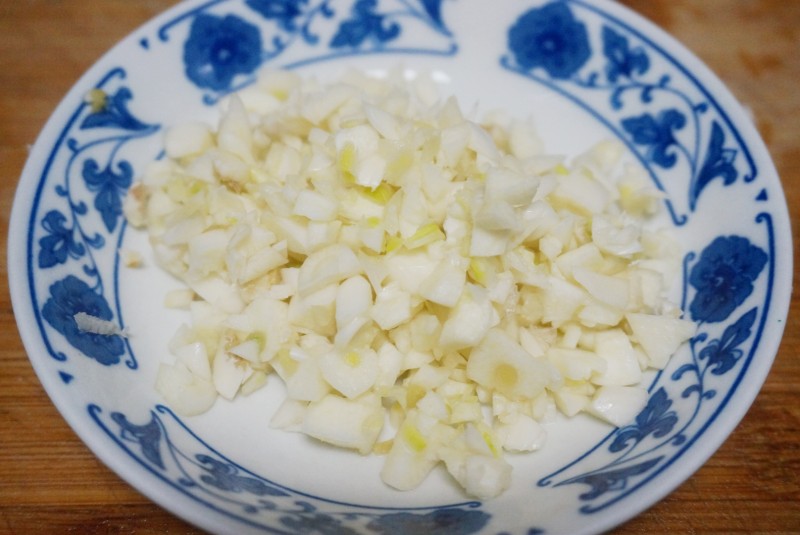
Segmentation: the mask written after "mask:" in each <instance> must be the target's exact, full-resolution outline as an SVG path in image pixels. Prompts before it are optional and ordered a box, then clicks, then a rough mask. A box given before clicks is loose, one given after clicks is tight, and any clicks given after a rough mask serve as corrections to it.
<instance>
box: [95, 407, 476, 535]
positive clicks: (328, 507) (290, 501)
mask: <svg viewBox="0 0 800 535" xmlns="http://www.w3.org/2000/svg"><path fill="white" fill-rule="evenodd" d="M88 411H89V414H90V416H91V417H92V418H93V419H94V421H95V422H97V424H98V425H99V426H100V427H101V429H103V431H105V432H106V433H107V434H108V435H109V437H111V438H112V439H113V440H114V441H116V442H117V444H119V445H120V446H121V447H122V448H124V449H125V450H126V451H128V452H129V453H130V454H131V455H132V456H134V458H136V459H137V460H138V461H139V462H140V463H142V464H143V465H144V466H145V467H147V468H148V469H149V470H150V471H152V472H154V473H155V474H156V475H158V476H159V477H162V478H165V479H166V480H168V481H170V482H172V484H173V485H176V486H177V487H178V489H179V490H181V492H183V493H185V494H187V495H189V496H191V497H193V498H194V499H196V500H198V501H201V502H203V503H206V504H207V505H209V506H210V507H212V508H216V507H218V506H219V505H220V504H227V505H230V504H232V503H233V504H236V506H237V507H238V508H240V509H241V510H242V511H243V512H244V513H245V514H246V515H248V516H247V517H246V518H245V520H246V521H247V523H248V524H250V525H254V526H259V527H263V528H266V529H269V528H272V529H276V528H277V529H280V530H281V531H280V532H281V533H283V532H285V531H284V530H288V532H289V533H296V534H308V535H316V534H330V535H349V534H353V535H355V534H357V533H376V534H389V533H391V534H397V535H411V534H416V533H430V534H432V535H437V534H441V535H445V534H447V535H450V534H454V535H470V534H472V533H478V532H479V531H481V530H482V529H483V528H484V527H486V526H487V524H488V522H489V520H490V518H491V515H489V514H487V513H486V512H484V511H482V510H480V503H478V502H466V503H456V504H449V505H443V506H439V507H427V508H421V509H404V510H397V509H386V508H375V507H361V508H360V509H361V512H353V509H352V508H347V507H346V506H347V504H342V503H340V502H331V501H326V500H323V499H316V498H311V497H309V496H303V495H301V494H299V493H297V492H295V491H293V490H291V489H289V488H287V487H283V486H280V485H277V484H275V483H273V482H272V481H270V480H268V479H265V478H262V477H259V476H257V475H255V474H253V473H251V472H249V471H247V470H245V469H244V468H243V467H241V466H239V465H237V464H236V463H234V462H232V461H231V460H230V459H227V458H225V457H224V456H222V455H220V454H219V453H218V452H217V451H216V450H214V449H213V448H211V447H210V446H209V445H208V444H206V443H205V442H204V441H203V440H201V439H200V438H199V437H197V436H196V435H194V434H193V433H192V432H191V431H190V430H189V428H188V427H187V426H186V425H185V424H184V423H183V422H182V421H181V420H180V419H179V418H178V417H177V416H176V415H175V414H174V413H173V412H172V411H170V410H169V409H168V408H166V407H163V406H158V407H156V408H155V410H154V411H152V412H151V413H150V420H149V421H148V422H146V423H144V424H134V423H132V422H131V421H130V420H129V419H128V417H127V416H126V415H125V414H123V413H120V412H111V413H110V414H108V415H106V413H105V412H104V411H103V410H102V408H101V407H99V406H97V405H90V406H89V407H88ZM179 444H182V445H183V446H179ZM187 445H188V446H187ZM189 448H191V450H189ZM343 506H345V507H343ZM264 513H268V515H266V516H265V515H264ZM276 513H277V515H276ZM276 516H277V524H270V519H272V520H276ZM354 522H355V525H357V526H361V529H355V528H354V527H353V525H354Z"/></svg>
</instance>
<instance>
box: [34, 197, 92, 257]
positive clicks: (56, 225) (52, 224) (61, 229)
mask: <svg viewBox="0 0 800 535" xmlns="http://www.w3.org/2000/svg"><path fill="white" fill-rule="evenodd" d="M66 221H67V218H66V217H64V214H62V213H61V212H59V211H58V210H50V211H49V212H47V214H45V216H44V218H43V219H42V227H44V229H45V230H46V231H47V232H48V234H47V235H46V236H43V237H42V238H40V239H39V246H40V247H41V249H40V250H39V267H40V268H42V269H45V268H49V267H53V266H55V265H56V264H63V263H64V262H66V261H67V257H68V256H69V257H71V258H80V257H81V256H83V254H84V252H85V250H84V247H83V244H80V243H77V242H76V241H75V237H74V229H73V228H67V227H66Z"/></svg>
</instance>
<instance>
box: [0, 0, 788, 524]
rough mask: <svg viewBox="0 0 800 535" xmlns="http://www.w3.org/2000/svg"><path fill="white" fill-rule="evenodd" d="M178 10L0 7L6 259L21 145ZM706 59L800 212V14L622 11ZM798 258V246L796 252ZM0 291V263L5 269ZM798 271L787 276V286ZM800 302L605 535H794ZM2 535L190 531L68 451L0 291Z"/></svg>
mask: <svg viewBox="0 0 800 535" xmlns="http://www.w3.org/2000/svg"><path fill="white" fill-rule="evenodd" d="M175 3H176V2H175V1H174V0H138V1H131V0H0V251H2V254H3V255H5V251H6V245H7V234H8V218H9V215H10V212H11V204H12V199H13V195H14V191H15V188H16V185H17V180H18V177H19V175H20V172H21V170H22V167H23V165H24V162H25V159H26V156H27V152H28V147H29V146H30V145H31V144H32V143H33V142H34V140H35V138H36V136H37V134H38V132H39V131H40V129H41V128H42V126H43V125H44V122H45V121H46V119H47V118H48V116H49V115H50V113H51V112H52V111H53V109H54V108H55V106H56V105H57V104H58V102H59V100H60V99H61V97H62V96H63V95H64V94H65V93H66V91H67V90H68V89H69V88H70V87H71V86H72V85H73V84H74V83H75V81H76V80H77V79H78V78H79V76H80V75H81V74H82V73H83V72H84V71H85V70H86V69H87V68H88V67H90V66H91V65H92V64H93V63H94V62H95V61H96V60H97V59H98V58H99V57H100V56H101V55H102V54H103V53H104V52H105V51H107V50H108V49H109V48H110V47H111V46H112V45H114V44H115V43H116V42H117V41H118V40H120V39H122V38H123V37H124V36H126V35H127V34H128V33H130V32H131V31H132V30H134V29H135V28H136V27H138V26H139V25H140V24H142V23H144V22H146V21H147V20H148V19H150V18H151V17H153V16H154V15H156V14H158V13H160V12H161V11H163V10H165V9H166V8H168V7H170V6H171V5H173V4H175ZM623 3H624V4H627V5H628V6H630V7H631V8H632V9H634V10H636V11H638V12H639V13H641V14H642V15H644V16H645V17H647V18H649V19H651V20H652V21H654V22H655V23H656V24H658V25H660V26H661V27H663V28H665V29H666V30H667V31H668V32H670V33H671V34H672V35H674V36H675V37H676V38H677V39H678V40H680V41H681V42H683V43H684V44H685V45H686V46H688V47H689V48H690V49H691V50H692V51H694V52H695V53H696V54H697V55H698V56H699V57H700V58H701V59H702V60H704V61H705V62H706V63H707V64H708V65H709V66H710V67H711V68H712V69H713V70H714V71H715V72H716V73H717V74H718V75H719V76H720V77H721V78H722V79H723V81H724V82H725V83H726V84H727V85H728V86H729V88H730V89H731V90H732V92H733V93H734V94H735V95H736V97H737V98H739V99H740V101H741V102H743V103H744V104H745V106H746V107H748V108H749V109H750V110H752V113H753V117H754V119H755V121H756V124H757V126H758V129H759V131H760V132H761V134H762V135H763V137H764V139H765V140H766V143H767V145H768V147H769V149H770V151H771V154H772V156H773V158H774V161H775V164H776V165H777V168H778V171H779V173H780V175H781V178H782V181H783V185H784V188H785V191H786V196H787V200H788V204H789V208H790V211H791V213H792V215H793V216H794V218H793V223H792V230H793V234H794V235H795V236H798V235H800V232H798V228H797V221H800V220H799V219H798V218H797V215H798V210H800V88H799V87H798V82H799V81H800V1H798V0H625V1H624V2H623ZM794 249H795V250H794V257H795V259H797V246H796V245H795V246H794ZM0 270H2V278H3V281H6V280H7V268H6V262H5V256H3V257H2V262H0ZM796 272H797V268H795V273H796ZM799 306H800V300H798V296H797V294H796V292H795V293H793V294H792V302H791V312H790V316H789V321H788V323H787V328H786V334H785V336H784V339H783V343H782V346H781V349H780V352H779V354H778V356H777V359H776V361H775V364H774V367H773V369H772V371H771V373H770V375H769V377H768V379H767V381H766V384H765V385H764V387H763V389H762V391H761V393H760V395H759V396H758V398H757V399H756V401H755V403H754V404H753V406H752V408H751V409H750V411H749V412H748V414H747V416H746V417H745V418H744V420H743V421H742V422H741V424H740V425H739V427H738V428H737V429H736V431H735V432H734V433H733V434H732V435H731V437H730V438H729V439H728V440H727V441H726V442H725V444H724V445H723V446H722V447H721V448H720V449H719V450H718V451H717V453H716V454H715V455H714V456H713V457H712V458H711V459H710V460H709V461H708V463H707V464H706V465H705V466H703V467H702V468H701V469H700V470H699V471H698V472H696V473H695V475H694V476H693V477H691V478H690V479H689V480H688V481H686V482H685V483H684V484H683V485H681V486H680V487H679V488H678V489H677V490H675V491H674V492H673V493H672V494H670V495H669V496H668V497H667V498H666V499H664V500H663V501H662V502H660V503H658V504H656V505H655V506H653V507H652V508H650V509H649V510H647V511H646V512H644V513H643V514H642V515H640V516H639V517H637V518H635V519H633V520H631V521H630V522H628V523H627V524H625V525H623V526H621V527H619V528H618V529H617V530H615V533H667V532H668V533H793V532H794V533H800V396H798V385H799V384H800V360H799V359H798V354H799V353H800V351H799V350H800V329H799V328H798V320H797V312H798V307H799ZM0 533H2V534H5V533H9V534H20V535H23V534H51V533H56V534H57V533H79V534H106V533H108V534H111V533H114V534H128V533H130V534H133V533H135V534H147V533H173V534H174V533H186V534H190V533H199V531H198V530H196V529H195V528H193V527H192V526H190V525H188V524H186V523H184V522H183V521H182V520H179V519H177V518H175V517H174V516H172V515H171V514H169V513H168V512H166V511H165V510H163V509H161V508H160V507H159V506H157V505H155V504H153V503H152V502H150V501H149V500H148V499H147V498H145V497H144V496H142V495H141V494H139V493H138V492H137V491H135V490H133V489H132V488H131V487H130V486H128V484H126V483H125V482H124V481H122V480H121V479H120V478H119V477H118V476H116V475H115V474H114V473H113V472H111V471H110V470H108V469H107V468H106V467H105V466H104V465H103V464H102V463H101V462H100V461H98V460H97V459H96V458H95V457H94V456H93V455H92V454H91V453H90V451H89V450H88V449H87V448H86V446H84V445H83V443H82V442H81V441H80V440H78V438H77V437H76V435H75V434H74V433H73V432H72V430H71V429H70V428H69V427H68V426H67V424H66V423H65V422H64V420H63V419H62V418H61V416H60V415H59V413H58V411H57V410H56V409H55V407H54V406H53V405H52V403H51V402H50V400H49V398H48V397H47V395H46V394H45V392H44V390H43V389H42V387H41V385H40V384H39V382H38V380H37V378H36V376H35V375H34V372H33V369H32V368H31V366H30V364H29V362H28V359H27V356H26V354H25V351H24V349H23V347H22V343H21V341H20V339H19V335H18V332H17V327H16V323H15V320H14V316H13V313H12V309H11V302H10V298H9V292H8V286H7V283H6V282H3V283H2V284H0Z"/></svg>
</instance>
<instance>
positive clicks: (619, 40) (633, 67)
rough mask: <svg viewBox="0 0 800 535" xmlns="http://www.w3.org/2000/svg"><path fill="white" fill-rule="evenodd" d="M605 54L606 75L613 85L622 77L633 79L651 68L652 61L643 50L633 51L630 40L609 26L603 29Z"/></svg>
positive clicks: (636, 49)
mask: <svg viewBox="0 0 800 535" xmlns="http://www.w3.org/2000/svg"><path fill="white" fill-rule="evenodd" d="M603 54H605V56H606V58H608V65H607V66H606V75H607V76H608V80H609V81H610V82H611V83H615V82H616V81H617V79H618V78H619V77H620V76H623V77H625V78H631V77H632V76H633V75H634V74H644V73H645V72H647V69H649V68H650V60H649V59H648V57H647V54H645V53H644V51H643V50H642V49H641V48H635V49H631V48H630V46H629V44H628V39H627V38H626V37H624V36H622V35H620V34H618V33H617V32H615V31H614V30H612V29H611V28H609V27H608V26H604V27H603Z"/></svg>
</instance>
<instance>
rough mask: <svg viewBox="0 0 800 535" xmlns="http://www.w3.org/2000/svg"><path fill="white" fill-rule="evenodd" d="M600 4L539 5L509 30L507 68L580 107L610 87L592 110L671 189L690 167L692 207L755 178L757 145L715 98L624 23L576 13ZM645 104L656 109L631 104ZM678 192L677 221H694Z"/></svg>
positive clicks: (573, 0)
mask: <svg viewBox="0 0 800 535" xmlns="http://www.w3.org/2000/svg"><path fill="white" fill-rule="evenodd" d="M593 12H597V9H596V8H595V7H594V6H591V5H590V4H588V3H585V2H583V1H581V0H564V1H557V2H549V3H546V4H544V5H542V6H539V7H534V8H532V9H529V10H528V11H526V12H525V13H523V14H522V15H521V16H520V17H518V19H517V20H516V22H515V23H514V24H513V25H512V26H511V28H510V29H509V31H508V43H507V45H508V51H509V53H508V54H506V55H505V56H503V57H502V58H501V60H500V64H501V66H503V67H504V68H506V69H508V70H510V71H512V72H516V73H519V74H521V75H523V76H525V77H527V78H530V79H533V80H535V81H537V82H539V83H542V84H544V85H546V86H548V87H550V88H552V89H554V90H556V91H558V92H560V93H562V94H564V95H565V96H567V97H569V98H571V99H572V100H573V101H574V102H576V103H577V104H579V105H583V98H584V96H585V95H588V94H590V93H597V92H604V93H606V94H607V95H608V103H607V107H606V108H605V109H600V108H593V109H589V111H590V113H592V114H593V115H594V116H595V117H596V118H597V119H598V120H600V121H601V122H602V123H603V124H605V125H606V126H607V127H608V128H610V129H611V130H612V131H613V132H615V133H616V134H617V135H618V136H619V137H620V139H622V140H624V141H626V143H627V144H628V146H629V147H630V148H631V150H632V151H633V152H634V154H636V155H637V156H638V157H639V159H640V160H641V161H642V163H643V164H644V165H645V166H646V167H647V169H648V170H649V172H650V174H651V177H652V178H653V180H654V182H655V184H656V185H657V186H658V187H659V188H660V189H662V190H663V191H665V192H667V193H669V190H670V188H673V187H674V186H673V185H672V184H671V183H672V182H675V183H684V182H685V181H684V180H682V179H680V177H681V176H683V175H684V174H688V175H689V176H691V180H690V181H689V184H688V189H687V191H685V192H684V193H683V197H685V198H686V203H685V204H686V211H687V212H688V213H693V212H694V211H695V210H696V209H697V206H698V202H699V200H700V198H701V196H702V193H703V192H704V191H705V189H706V188H707V187H708V186H709V184H711V183H712V182H713V181H714V180H715V179H720V180H721V182H722V184H723V186H731V185H733V184H734V183H736V181H737V180H739V179H741V180H742V181H744V182H750V181H753V180H754V179H755V175H756V169H755V165H754V162H753V160H752V157H751V155H750V152H749V150H748V149H747V147H746V146H745V145H744V144H743V143H742V142H741V140H740V139H739V138H738V135H737V133H736V132H735V130H733V128H732V127H731V126H730V125H729V122H728V119H727V117H726V116H725V115H724V113H723V112H722V110H721V109H720V108H719V107H718V106H717V105H716V103H715V102H714V101H713V98H712V96H711V95H709V94H708V93H706V92H705V90H704V89H703V88H702V87H701V86H700V85H699V84H698V83H697V82H696V81H695V80H694V79H692V78H691V77H690V75H688V74H687V73H685V72H684V71H682V70H681V69H680V67H679V66H678V67H677V68H676V65H675V64H673V63H672V62H673V61H674V60H671V58H670V57H669V56H665V55H664V54H663V52H661V51H660V49H659V48H658V47H657V46H654V45H651V44H650V43H649V42H648V40H647V38H646V37H644V36H642V35H641V34H638V33H637V32H636V31H635V30H633V29H632V28H630V27H628V26H626V25H625V24H624V23H622V22H620V21H614V20H610V19H609V20H606V21H605V23H603V24H600V25H599V26H595V25H591V24H589V23H587V22H585V21H583V20H582V19H581V17H580V16H579V15H576V13H582V14H585V15H586V16H587V19H588V18H589V17H591V16H592V15H593ZM597 41H599V42H600V43H602V48H601V52H602V54H600V53H598V54H596V56H597V57H594V58H593V57H592V48H591V46H592V43H593V42H597ZM598 63H600V64H602V66H600V67H598ZM657 71H661V74H658V73H657ZM687 82H688V85H687V86H684V84H686V83H687ZM629 95H630V96H629ZM657 103H661V104H658V105H656V104H657ZM643 105H645V106H646V107H647V110H648V111H645V112H644V113H638V112H631V111H628V110H636V109H637V108H641V107H642V106H643ZM659 108H660V109H659ZM655 110H658V111H655ZM668 198H669V200H668V201H667V206H668V208H669V211H670V214H671V215H672V218H673V221H674V222H675V224H676V225H683V224H686V222H687V221H688V217H689V215H688V213H685V212H683V210H681V209H680V208H677V207H676V199H677V198H678V197H677V196H676V195H668Z"/></svg>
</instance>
